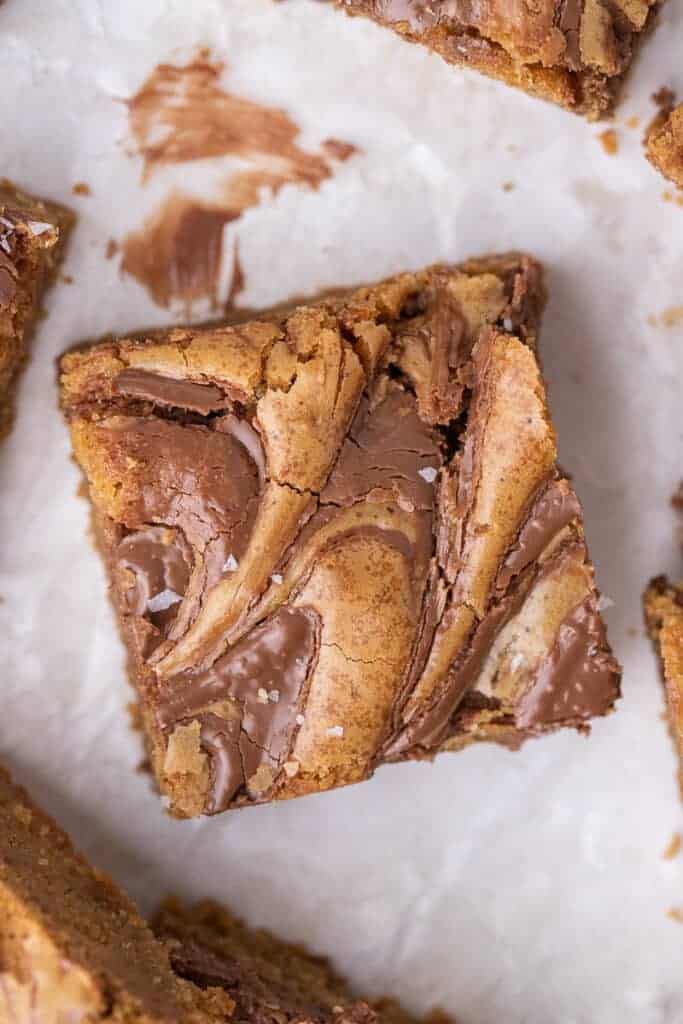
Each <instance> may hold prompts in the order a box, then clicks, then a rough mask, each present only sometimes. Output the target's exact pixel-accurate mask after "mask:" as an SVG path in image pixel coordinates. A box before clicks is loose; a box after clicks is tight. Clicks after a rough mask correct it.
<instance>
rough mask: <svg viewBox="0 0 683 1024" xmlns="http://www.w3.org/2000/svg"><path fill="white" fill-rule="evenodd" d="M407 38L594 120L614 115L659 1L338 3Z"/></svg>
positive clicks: (378, 0)
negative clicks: (621, 91) (623, 81)
mask: <svg viewBox="0 0 683 1024" xmlns="http://www.w3.org/2000/svg"><path fill="white" fill-rule="evenodd" d="M335 2H336V3H337V5H338V6H339V7H341V8H342V9H344V10H345V11H347V13H349V14H352V15H354V14H359V15H364V16H366V17H370V18H372V19H373V20H375V21H377V22H379V23H380V24H383V25H387V26H389V27H390V28H393V29H394V30H395V31H396V32H398V33H399V34H400V35H401V36H403V37H404V38H405V39H408V40H409V41H411V42H419V43H422V44H423V45H425V46H427V47H428V48H429V49H431V50H434V51H435V52H437V53H439V54H440V55H441V56H442V57H443V58H444V59H445V60H447V61H448V62H449V63H450V64H454V65H456V66H461V67H470V68H473V69H474V70H476V71H480V72H482V73H483V74H486V75H488V76H489V77H491V78H496V79H499V80H501V81H503V82H505V83H506V84H508V85H513V86H516V87H518V88H521V89H523V90H524V91H525V92H528V93H530V94H531V95H533V96H539V97H541V98H543V99H547V100H551V101H552V102H553V103H557V104H559V105H560V106H562V107H565V108H567V109H568V110H571V111H573V112H574V113H578V114H584V115H586V116H587V117H588V118H589V119H590V120H595V119H597V118H600V117H604V116H606V115H608V114H609V113H611V110H612V108H613V106H614V102H615V99H616V97H617V94H618V90H619V87H620V85H621V81H622V79H623V77H624V75H625V74H626V72H627V71H628V69H629V66H630V64H631V62H632V59H633V56H634V52H635V49H636V47H637V45H638V43H639V42H640V39H641V38H642V36H643V34H644V33H645V32H646V31H647V30H648V29H649V28H650V27H651V26H652V23H653V20H654V17H655V13H656V9H657V6H658V4H657V0H615V2H612V3H607V2H605V0H540V2H538V3H535V4H529V3H526V2H524V0H512V2H510V0H487V2H484V3H476V4H475V3H471V2H470V0H335Z"/></svg>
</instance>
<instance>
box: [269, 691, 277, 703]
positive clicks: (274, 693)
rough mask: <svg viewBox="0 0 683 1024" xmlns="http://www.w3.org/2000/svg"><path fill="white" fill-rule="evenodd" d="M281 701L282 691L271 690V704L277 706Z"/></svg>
mask: <svg viewBox="0 0 683 1024" xmlns="http://www.w3.org/2000/svg"><path fill="white" fill-rule="evenodd" d="M279 699H280V691H279V690H270V692H269V693H268V700H269V701H270V703H271V704H277V702H278V701H279Z"/></svg>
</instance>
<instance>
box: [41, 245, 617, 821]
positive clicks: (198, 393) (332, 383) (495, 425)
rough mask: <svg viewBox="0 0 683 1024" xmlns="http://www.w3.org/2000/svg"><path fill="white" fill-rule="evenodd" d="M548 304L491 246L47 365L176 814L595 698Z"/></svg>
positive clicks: (604, 657) (339, 776)
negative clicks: (547, 355)
mask: <svg viewBox="0 0 683 1024" xmlns="http://www.w3.org/2000/svg"><path fill="white" fill-rule="evenodd" d="M543 302H544V290H543V283H542V274H541V269H540V267H539V265H538V264H537V263H536V262H535V261H534V260H532V259H531V258H529V257H527V256H523V255H518V254H512V255H509V256H501V257H489V258H486V259H482V260H474V261H470V262H468V263H465V264H463V265H461V266H436V267H432V268H430V269H428V270H425V271H421V272H419V273H414V274H402V275H400V276H398V277H395V278H392V279H391V280H389V281H385V282H383V283H381V284H378V285H375V286H371V287H366V288H361V289H357V290H356V291H352V292H347V293H344V294H340V295H338V296H336V297H331V298H326V299H324V300H322V301H317V302H315V301H314V302H311V303H309V304H307V305H301V306H298V307H293V308H290V309H287V308H285V309H280V310H279V311H277V312H276V313H272V314H264V316H263V317H262V318H261V319H258V318H255V319H253V320H251V321H249V322H247V323H241V324H239V325H232V326H226V327H212V328H196V329H195V328H192V329H183V330H173V331H169V332H167V333H166V334H162V335H155V336H154V337H152V338H148V339H141V338H130V339H121V340H119V341H115V342H106V343H103V344H99V345H95V346H92V347H90V348H87V349H83V350H81V351H78V352H74V353H70V354H68V355H66V356H65V357H64V358H63V359H62V363H61V373H62V376H61V388H62V404H63V408H64V411H65V414H66V417H67V419H68V422H69V425H70V429H71V436H72V440H73V447H74V452H75V455H76V458H77V460H78V462H79V463H80V465H81V467H82V469H83V472H84V474H85V477H86V480H87V484H88V490H89V494H90V499H91V501H92V504H93V508H94V513H95V523H96V528H97V531H98V537H99V543H100V547H101V549H102V550H103V552H104V554H105V557H106V561H107V565H108V570H109V573H110V578H111V582H112V593H113V597H114V601H115V604H116V607H117V611H118V615H119V620H120V623H121V628H122V632H123V637H124V640H125V643H126V645H127V647H128V650H129V654H130V659H129V661H130V665H131V673H132V678H133V682H134V684H135V686H136V687H137V690H138V694H139V697H140V703H141V708H142V720H143V724H144V729H145V734H146V738H147V743H148V747H149V752H150V759H151V762H152V765H153V768H154V771H155V773H156V776H157V779H158V781H159V786H160V788H161V790H162V792H163V793H164V795H165V796H166V797H167V798H168V800H169V802H170V805H171V808H172V810H173V812H174V813H176V814H178V815H185V816H192V815H197V814H202V813H204V814H216V813H218V812H220V811H224V810H227V809H228V808H232V807H239V806H242V805H245V804H250V803H259V802H264V801H269V800H276V799H285V798H288V797H292V796H297V795H301V794H305V793H310V792H316V791H318V790H324V789H329V788H331V787H334V786H339V785H345V784H347V783H351V782H357V781H360V780H362V779H364V778H367V777H368V776H369V775H371V774H372V772H373V771H374V770H375V768H376V767H377V766H378V765H379V764H382V763H385V762H388V761H395V760H399V759H400V760H403V759H415V758H430V757H433V756H434V755H435V754H437V753H438V752H439V751H442V750H448V749H455V748H460V747H462V746H464V745H466V744H468V743H471V742H474V741H476V740H486V739H491V740H498V741H500V742H502V743H506V744H508V745H510V746H516V745H518V744H519V743H520V742H521V741H522V740H523V739H525V738H527V737H529V736H533V735H537V734H540V733H544V732H548V731H551V730H554V729H557V728H560V727H563V726H570V727H573V728H576V729H579V730H587V728H588V722H589V720H590V719H591V718H592V717H593V716H595V715H602V714H605V713H606V712H608V711H609V710H610V709H611V708H612V706H613V704H614V702H615V700H616V698H617V696H618V693H619V668H618V666H617V664H616V662H615V661H614V659H613V657H612V655H611V653H610V650H609V647H608V645H607V640H606V636H605V627H604V623H603V622H602V619H601V617H600V613H599V606H598V600H599V597H598V593H597V591H596V588H595V585H594V582H593V569H592V566H591V563H590V561H589V559H588V555H587V552H586V546H585V541H584V535H583V524H582V513H581V507H580V505H579V502H578V499H577V497H576V495H575V493H574V491H573V489H572V486H571V484H570V483H569V481H568V480H567V479H566V478H565V477H564V476H563V475H562V473H561V471H560V470H559V469H558V466H557V461H556V460H557V452H556V447H555V435H554V432H553V428H552V425H551V422H550V418H549V414H548V409H547V404H546V397H545V388H544V383H543V379H542V376H541V373H540V370H539V366H538V361H537V358H536V337H537V332H538V327H539V322H540V316H541V310H542V307H543Z"/></svg>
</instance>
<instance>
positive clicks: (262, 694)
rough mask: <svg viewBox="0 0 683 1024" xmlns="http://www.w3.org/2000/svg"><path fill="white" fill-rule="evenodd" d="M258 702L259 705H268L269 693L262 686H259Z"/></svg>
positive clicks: (257, 692)
mask: <svg viewBox="0 0 683 1024" xmlns="http://www.w3.org/2000/svg"><path fill="white" fill-rule="evenodd" d="M256 700H257V701H258V702H259V704H267V703H268V691H267V690H264V688H263V687H262V686H259V688H258V690H257V691H256Z"/></svg>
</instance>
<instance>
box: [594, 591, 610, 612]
mask: <svg viewBox="0 0 683 1024" xmlns="http://www.w3.org/2000/svg"><path fill="white" fill-rule="evenodd" d="M608 608H614V601H613V600H612V598H611V597H607V595H606V594H601V595H600V597H599V599H598V611H599V612H606V611H607V609H608Z"/></svg>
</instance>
